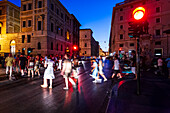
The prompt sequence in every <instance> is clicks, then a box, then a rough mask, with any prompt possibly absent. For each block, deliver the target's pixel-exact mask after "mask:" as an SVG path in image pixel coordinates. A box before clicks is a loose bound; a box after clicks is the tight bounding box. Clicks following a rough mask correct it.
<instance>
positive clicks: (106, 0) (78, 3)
mask: <svg viewBox="0 0 170 113" xmlns="http://www.w3.org/2000/svg"><path fill="white" fill-rule="evenodd" d="M0 1H1V0H0ZM8 1H10V2H12V3H14V4H16V5H17V6H20V0H8ZM122 1H124V0H60V2H61V3H62V4H63V5H64V6H65V7H66V9H67V10H68V11H69V12H70V13H71V14H74V15H75V17H76V18H77V19H78V20H79V22H80V23H81V25H82V26H81V27H80V28H81V29H84V28H91V29H92V30H93V37H94V38H95V39H96V40H97V41H99V44H100V45H101V48H102V49H103V50H104V51H108V48H109V36H110V28H111V19H112V10H113V7H114V6H115V4H116V3H119V2H122Z"/></svg>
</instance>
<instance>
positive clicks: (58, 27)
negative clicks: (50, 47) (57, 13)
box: [57, 26, 59, 34]
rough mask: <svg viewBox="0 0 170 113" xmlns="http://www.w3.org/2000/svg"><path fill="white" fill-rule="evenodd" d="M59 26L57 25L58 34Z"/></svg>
mask: <svg viewBox="0 0 170 113" xmlns="http://www.w3.org/2000/svg"><path fill="white" fill-rule="evenodd" d="M58 30H59V27H58V26H57V34H58Z"/></svg>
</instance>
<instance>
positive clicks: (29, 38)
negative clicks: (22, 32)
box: [27, 35, 31, 43]
mask: <svg viewBox="0 0 170 113" xmlns="http://www.w3.org/2000/svg"><path fill="white" fill-rule="evenodd" d="M30 42H31V35H27V43H30Z"/></svg>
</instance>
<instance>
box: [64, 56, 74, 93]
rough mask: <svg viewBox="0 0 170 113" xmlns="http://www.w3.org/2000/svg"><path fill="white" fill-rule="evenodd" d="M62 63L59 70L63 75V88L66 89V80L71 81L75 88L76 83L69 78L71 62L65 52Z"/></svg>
mask: <svg viewBox="0 0 170 113" xmlns="http://www.w3.org/2000/svg"><path fill="white" fill-rule="evenodd" d="M64 58H65V60H64V63H63V69H62V71H61V75H63V77H64V78H65V85H66V87H64V88H63V89H64V90H68V89H69V87H68V80H69V81H70V82H71V84H72V85H73V87H74V88H76V83H75V82H74V81H73V79H72V78H71V72H72V63H71V61H70V59H69V57H68V55H67V54H65V55H64Z"/></svg>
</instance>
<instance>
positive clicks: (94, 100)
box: [0, 63, 112, 113]
mask: <svg viewBox="0 0 170 113" xmlns="http://www.w3.org/2000/svg"><path fill="white" fill-rule="evenodd" d="M84 65H85V68H83V67H81V69H80V70H81V71H80V78H79V87H78V91H76V90H75V89H73V88H71V89H70V90H68V91H64V90H63V87H64V80H63V77H62V76H61V75H60V74H57V75H56V79H55V80H54V84H53V89H51V90H50V89H48V88H47V89H43V88H41V87H40V85H41V84H42V79H38V78H35V79H34V80H29V79H28V78H23V79H19V80H16V81H12V82H11V81H9V82H5V83H2V84H0V92H1V93H0V100H1V101H0V111H1V113H76V112H79V113H99V112H105V110H106V108H107V104H105V103H108V99H106V98H107V96H108V91H109V90H110V87H111V85H112V82H111V80H109V81H108V82H105V83H102V84H94V83H93V82H92V81H93V79H92V78H91V77H90V76H89V71H90V63H85V64H84ZM106 70H107V71H109V69H106ZM108 73H109V72H108ZM108 76H110V75H108Z"/></svg>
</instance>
